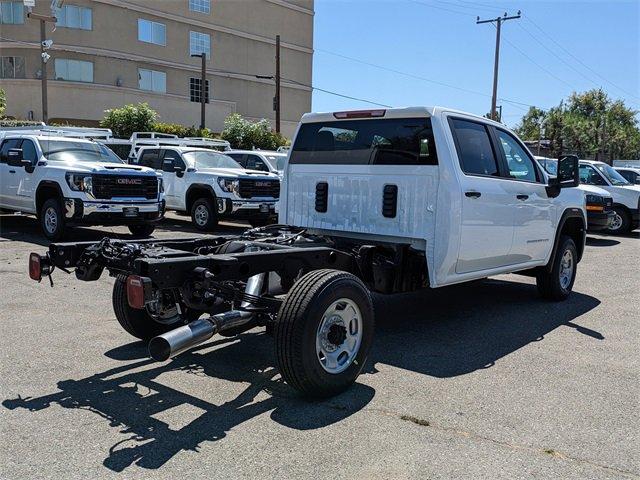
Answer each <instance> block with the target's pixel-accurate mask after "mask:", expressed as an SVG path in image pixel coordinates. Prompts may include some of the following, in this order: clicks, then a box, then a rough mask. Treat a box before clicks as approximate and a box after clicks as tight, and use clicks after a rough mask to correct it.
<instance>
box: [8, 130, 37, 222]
mask: <svg viewBox="0 0 640 480" xmlns="http://www.w3.org/2000/svg"><path fill="white" fill-rule="evenodd" d="M20 148H21V149H22V158H23V159H24V160H29V161H30V162H31V165H32V167H25V166H24V165H22V164H20V165H15V166H11V165H10V166H11V167H12V168H11V170H15V174H13V176H14V181H13V182H12V184H11V185H10V186H9V196H10V197H11V198H12V203H13V204H15V205H16V206H17V207H18V208H20V210H22V211H25V212H32V211H34V210H35V198H36V179H35V172H34V169H33V167H35V166H36V164H37V163H38V153H37V152H38V151H37V150H36V146H35V144H34V143H33V141H31V140H28V139H27V140H23V141H22V143H21V144H20Z"/></svg>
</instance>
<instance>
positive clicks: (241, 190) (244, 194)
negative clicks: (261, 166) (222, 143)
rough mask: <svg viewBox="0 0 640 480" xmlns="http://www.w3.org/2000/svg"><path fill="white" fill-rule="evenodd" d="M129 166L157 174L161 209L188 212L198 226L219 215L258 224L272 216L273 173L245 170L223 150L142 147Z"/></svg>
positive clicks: (209, 225) (276, 188) (206, 227)
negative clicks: (161, 189) (164, 206)
mask: <svg viewBox="0 0 640 480" xmlns="http://www.w3.org/2000/svg"><path fill="white" fill-rule="evenodd" d="M135 164H136V165H142V166H145V167H150V168H153V169H155V170H156V171H157V172H158V173H159V174H161V175H162V178H163V181H164V186H165V196H166V201H167V208H168V209H171V210H176V211H178V212H185V213H187V214H190V215H191V219H192V222H193V225H194V226H195V227H196V228H197V229H199V230H203V231H210V230H213V229H214V228H215V226H216V225H217V223H218V220H220V219H221V218H227V219H238V220H244V221H248V222H249V223H251V224H252V225H254V226H260V225H266V224H267V223H269V222H270V221H272V220H274V219H275V217H276V214H275V207H276V202H277V201H278V198H279V195H280V180H279V178H278V176H277V175H275V174H272V173H269V172H263V171H257V170H246V169H244V168H242V166H241V165H240V164H238V163H237V162H236V161H235V160H234V159H232V158H231V157H229V156H227V155H225V154H224V153H223V152H218V151H215V150H212V149H209V148H195V147H189V146H172V145H163V146H158V147H155V146H145V147H140V149H139V151H138V156H137V158H136V160H135Z"/></svg>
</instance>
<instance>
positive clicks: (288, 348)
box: [273, 270, 374, 398]
mask: <svg viewBox="0 0 640 480" xmlns="http://www.w3.org/2000/svg"><path fill="white" fill-rule="evenodd" d="M373 331H374V314H373V302H372V301H371V295H370V293H369V290H368V289H367V287H365V285H364V284H363V283H362V282H361V281H360V279H358V278H357V277H355V276H354V275H351V274H350V273H346V272H342V271H338V270H315V271H312V272H309V273H307V274H306V275H304V276H303V277H302V278H300V279H299V280H298V281H297V282H296V283H295V284H294V285H293V287H292V288H291V290H290V291H289V294H288V295H287V297H286V299H285V301H284V302H283V303H282V305H281V307H280V311H279V312H278V318H277V321H276V322H275V327H274V330H273V334H274V339H275V351H276V359H277V364H278V368H279V370H280V373H281V375H282V377H283V379H284V380H285V381H286V382H287V383H288V384H289V385H290V386H291V387H293V388H294V389H296V390H298V391H299V392H300V393H301V394H302V395H303V396H306V397H314V398H326V397H330V396H333V395H337V394H338V393H340V392H342V391H344V390H346V389H347V388H349V387H350V386H351V385H352V384H353V382H355V380H356V378H357V377H358V375H359V374H360V372H361V371H362V368H363V367H364V364H365V362H366V360H367V355H368V353H369V349H370V348H371V343H372V341H373Z"/></svg>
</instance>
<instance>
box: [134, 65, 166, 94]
mask: <svg viewBox="0 0 640 480" xmlns="http://www.w3.org/2000/svg"><path fill="white" fill-rule="evenodd" d="M138 87H139V88H140V90H150V91H152V92H159V93H166V91H167V74H166V73H164V72H158V71H156V70H147V69H145V68H139V69H138Z"/></svg>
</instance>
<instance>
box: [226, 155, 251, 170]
mask: <svg viewBox="0 0 640 480" xmlns="http://www.w3.org/2000/svg"><path fill="white" fill-rule="evenodd" d="M225 155H228V156H230V157H231V158H233V159H234V160H235V161H236V162H238V163H239V164H240V165H242V168H247V156H246V155H245V154H244V153H225Z"/></svg>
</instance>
